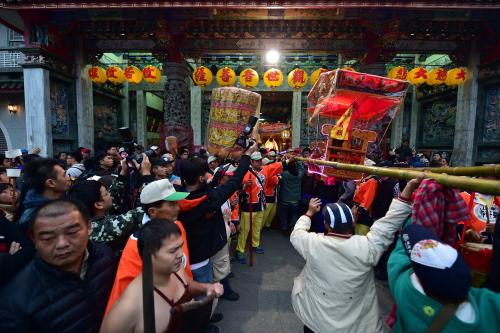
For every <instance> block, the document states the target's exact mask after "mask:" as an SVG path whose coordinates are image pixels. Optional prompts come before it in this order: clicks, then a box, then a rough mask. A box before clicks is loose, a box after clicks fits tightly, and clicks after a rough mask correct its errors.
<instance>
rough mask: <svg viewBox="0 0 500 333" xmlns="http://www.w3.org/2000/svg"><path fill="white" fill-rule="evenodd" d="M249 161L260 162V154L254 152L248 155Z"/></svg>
mask: <svg viewBox="0 0 500 333" xmlns="http://www.w3.org/2000/svg"><path fill="white" fill-rule="evenodd" d="M250 159H252V160H254V161H260V160H261V159H262V154H261V153H260V152H258V151H255V152H253V153H252V155H250Z"/></svg>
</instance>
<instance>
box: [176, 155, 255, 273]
mask: <svg viewBox="0 0 500 333" xmlns="http://www.w3.org/2000/svg"><path fill="white" fill-rule="evenodd" d="M249 167H250V157H249V156H247V155H243V156H242V157H241V159H240V164H239V165H238V168H237V169H236V171H235V172H234V175H233V176H232V177H231V178H230V179H229V181H228V182H227V183H225V184H224V185H220V186H218V187H217V188H212V187H206V188H204V189H202V190H199V191H196V192H191V193H190V194H189V196H188V197H187V198H186V199H184V200H181V201H179V206H180V213H179V217H178V220H179V221H181V223H182V225H183V226H184V229H186V238H187V243H188V249H189V262H190V263H191V264H197V263H199V262H202V261H203V260H206V259H208V258H210V257H212V256H213V255H214V254H216V253H217V252H218V251H219V250H220V249H222V248H223V247H224V245H225V244H226V243H227V235H226V226H225V225H224V217H223V216H222V211H221V206H222V204H224V202H226V200H228V199H229V197H230V196H231V195H232V194H233V193H234V192H236V191H237V190H238V189H239V188H240V187H241V182H242V181H243V177H244V176H245V174H246V173H247V171H248V170H249Z"/></svg>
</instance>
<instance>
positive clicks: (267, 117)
mask: <svg viewBox="0 0 500 333" xmlns="http://www.w3.org/2000/svg"><path fill="white" fill-rule="evenodd" d="M259 93H260V94H261V95H262V107H261V111H260V127H259V134H260V141H261V142H262V144H263V145H264V146H265V147H266V148H267V149H276V150H277V151H283V150H286V149H288V148H290V147H291V141H292V133H291V117H292V98H293V93H292V92H290V91H279V92H278V91H270V92H259Z"/></svg>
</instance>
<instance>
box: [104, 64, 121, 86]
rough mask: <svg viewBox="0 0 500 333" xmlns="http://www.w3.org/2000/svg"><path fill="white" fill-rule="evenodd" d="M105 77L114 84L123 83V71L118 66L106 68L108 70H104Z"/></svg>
mask: <svg viewBox="0 0 500 333" xmlns="http://www.w3.org/2000/svg"><path fill="white" fill-rule="evenodd" d="M106 76H107V77H108V80H109V82H112V83H114V84H121V83H123V81H125V75H124V74H123V70H122V69H121V68H120V67H118V66H110V67H108V69H106Z"/></svg>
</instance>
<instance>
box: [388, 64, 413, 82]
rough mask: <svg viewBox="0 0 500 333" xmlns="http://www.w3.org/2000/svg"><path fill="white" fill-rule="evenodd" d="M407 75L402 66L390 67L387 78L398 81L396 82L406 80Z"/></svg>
mask: <svg viewBox="0 0 500 333" xmlns="http://www.w3.org/2000/svg"><path fill="white" fill-rule="evenodd" d="M407 75H408V70H407V69H406V67H403V66H396V67H392V68H391V70H390V71H389V73H387V77H388V78H390V79H398V80H406V76H407Z"/></svg>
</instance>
